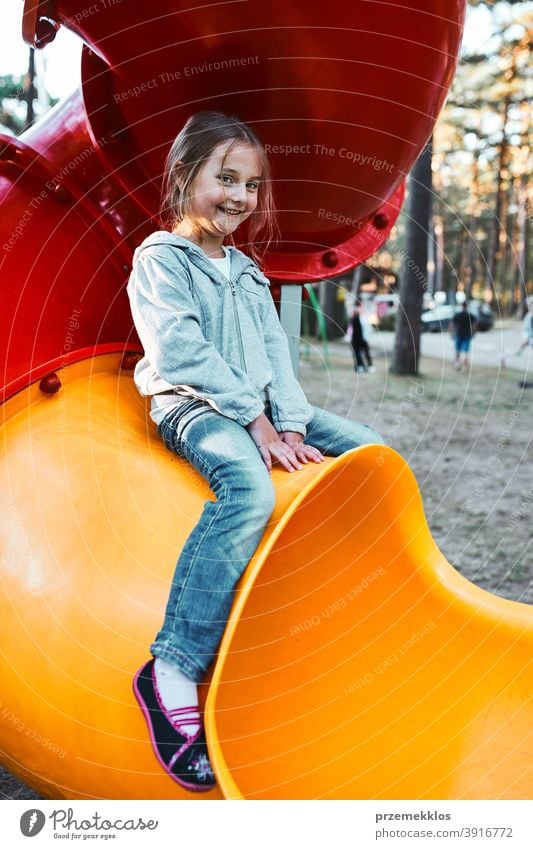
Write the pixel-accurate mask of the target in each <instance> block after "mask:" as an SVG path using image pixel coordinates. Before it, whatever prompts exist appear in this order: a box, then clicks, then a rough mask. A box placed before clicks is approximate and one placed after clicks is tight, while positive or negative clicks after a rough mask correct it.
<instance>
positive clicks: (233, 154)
mask: <svg viewBox="0 0 533 849" xmlns="http://www.w3.org/2000/svg"><path fill="white" fill-rule="evenodd" d="M230 144H231V142H225V143H223V144H221V145H218V147H216V148H215V149H214V150H213V152H212V154H211V156H210V157H209V159H208V160H207V161H206V162H205V163H204V164H203V165H202V167H201V169H200V171H199V172H198V174H197V175H196V178H195V180H194V182H193V184H192V186H191V187H190V190H189V191H190V195H189V201H190V205H189V209H190V212H189V216H188V218H189V219H192V220H194V221H195V223H196V224H197V225H199V226H200V228H201V229H202V231H203V233H204V234H206V235H209V236H210V237H211V238H213V239H214V240H216V241H219V242H220V244H222V240H223V239H224V237H225V236H228V235H229V234H230V233H233V232H234V231H235V230H236V229H237V227H239V225H240V224H242V223H243V221H246V219H247V218H248V217H249V216H250V215H251V214H252V212H254V210H255V208H256V206H257V192H258V189H259V183H260V180H261V166H260V162H259V156H258V155H257V153H256V152H255V150H254V149H253V148H252V147H250V145H248V144H246V143H244V142H242V143H238V144H236V145H235V146H234V147H233V148H232V149H231V151H230V152H229V153H228V155H227V156H226V160H225V162H224V167H222V161H223V159H224V155H225V153H226V151H227V150H228V148H229V146H230Z"/></svg>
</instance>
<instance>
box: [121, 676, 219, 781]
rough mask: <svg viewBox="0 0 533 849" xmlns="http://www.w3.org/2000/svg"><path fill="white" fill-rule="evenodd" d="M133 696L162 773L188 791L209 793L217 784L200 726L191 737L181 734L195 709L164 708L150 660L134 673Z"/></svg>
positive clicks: (189, 722) (201, 726)
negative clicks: (168, 709)
mask: <svg viewBox="0 0 533 849" xmlns="http://www.w3.org/2000/svg"><path fill="white" fill-rule="evenodd" d="M133 692H134V693H135V696H136V698H137V701H138V702H139V704H140V706H141V710H142V712H143V714H144V718H145V719H146V722H147V724H148V730H149V732H150V740H151V742H152V746H153V747H154V752H155V754H156V757H157V759H158V761H159V763H160V764H161V766H162V767H163V769H164V770H165V771H166V772H167V773H168V774H169V776H170V777H171V778H173V779H174V781H177V782H178V784H181V785H182V787H185V788H186V789H187V790H193V791H196V792H198V791H205V790H212V789H213V787H215V785H216V780H215V776H214V774H213V770H212V768H211V764H210V762H209V754H208V751H207V743H206V740H205V733H204V729H203V725H202V724H200V728H199V729H198V731H197V732H196V734H194V735H192V736H191V735H190V734H187V733H186V732H185V731H184V730H183V726H184V725H186V724H189V725H190V724H191V720H190V714H191V710H195V708H178V709H176V710H171V711H167V710H166V709H165V708H164V706H163V704H162V702H161V699H160V698H159V693H158V692H157V684H156V681H155V675H154V661H153V659H152V660H149V661H148V663H146V664H145V665H144V666H142V667H141V669H139V671H138V672H137V674H136V676H135V678H134V679H133ZM184 717H185V718H184ZM187 717H188V718H187ZM180 726H181V728H180Z"/></svg>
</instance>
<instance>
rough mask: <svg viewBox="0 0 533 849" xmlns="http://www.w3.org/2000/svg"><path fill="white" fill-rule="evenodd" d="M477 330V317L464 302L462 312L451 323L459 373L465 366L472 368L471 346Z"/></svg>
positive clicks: (466, 368)
mask: <svg viewBox="0 0 533 849" xmlns="http://www.w3.org/2000/svg"><path fill="white" fill-rule="evenodd" d="M476 329H477V324H476V319H475V316H473V315H472V313H471V312H469V311H468V306H467V303H466V301H463V305H462V307H461V310H460V312H458V313H456V314H455V315H454V317H453V318H452V320H451V323H450V331H451V333H452V335H453V338H454V342H455V363H454V367H455V368H456V369H457V371H460V370H461V367H462V366H464V367H465V370H466V371H468V369H469V368H470V357H469V354H470V346H471V344H472V339H473V337H474V334H475V332H476Z"/></svg>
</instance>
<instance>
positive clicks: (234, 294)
mask: <svg viewBox="0 0 533 849" xmlns="http://www.w3.org/2000/svg"><path fill="white" fill-rule="evenodd" d="M236 279H237V278H236ZM229 285H230V288H231V294H232V299H231V303H232V305H233V318H234V321H235V330H236V332H237V341H238V343H239V357H240V360H241V367H242V370H243V372H244V373H245V374H248V370H247V368H246V360H245V358H244V346H243V344H242V334H241V323H240V321H239V310H238V307H237V290H236V289H235V280H230V281H229Z"/></svg>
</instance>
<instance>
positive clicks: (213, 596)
mask: <svg viewBox="0 0 533 849" xmlns="http://www.w3.org/2000/svg"><path fill="white" fill-rule="evenodd" d="M162 215H163V216H164V217H163V220H164V223H165V225H166V226H167V228H168V229H165V230H160V231H157V232H155V233H153V234H152V235H151V236H148V238H146V239H145V240H144V241H143V242H142V244H141V245H140V246H139V247H138V248H137V249H136V251H135V254H134V263H133V270H132V273H131V276H130V280H129V283H128V295H129V298H130V303H131V309H132V314H133V319H134V322H135V327H136V329H137V331H138V334H139V337H140V339H141V342H142V344H143V347H144V352H145V356H144V357H143V359H142V360H140V361H139V363H138V364H137V366H136V369H135V383H136V386H137V388H138V390H139V392H140V393H141V394H142V395H144V396H151V412H150V415H151V418H152V419H153V421H154V422H155V424H156V425H157V430H158V434H159V436H160V437H161V439H162V440H163V441H164V443H165V445H166V447H167V448H168V449H169V450H170V451H173V452H175V453H176V454H177V455H178V456H180V457H182V458H185V459H186V460H188V462H189V463H191V464H192V465H193V466H194V467H195V468H196V469H197V470H198V471H199V472H200V474H201V475H203V477H204V478H205V479H206V480H207V482H208V483H209V486H210V487H211V489H212V491H213V493H214V495H215V496H216V501H211V500H208V501H206V502H205V505H204V508H203V512H202V514H201V516H200V519H199V521H198V523H197V525H196V526H195V527H194V529H193V530H192V532H191V534H190V536H189V538H188V539H187V541H186V543H185V545H184V548H183V550H182V552H181V554H180V556H179V559H178V562H177V565H176V570H175V574H174V578H173V581H172V586H171V588H170V595H169V599H168V603H167V607H166V613H165V617H164V621H163V624H162V627H161V630H160V631H159V633H158V634H157V635H156V637H155V639H154V642H153V643H152V645H151V647H150V651H151V654H152V659H151V660H149V661H148V662H147V663H145V664H143V666H142V668H141V669H140V670H139V671H138V673H137V675H136V676H135V680H134V692H135V695H136V697H137V699H138V701H139V704H140V706H141V709H142V711H143V714H144V716H145V719H146V721H147V724H148V729H149V732H150V736H151V741H152V745H153V747H154V751H155V754H156V756H157V758H158V759H159V761H160V763H161V765H162V766H163V768H164V769H165V770H166V771H167V773H168V774H169V776H170V777H171V778H172V779H174V780H175V781H177V782H179V783H180V784H181V785H183V786H184V787H186V788H188V789H189V790H195V791H197V790H209V789H210V788H212V787H213V786H214V784H215V778H214V775H213V772H212V769H211V765H210V762H209V756H208V751H207V746H206V740H205V735H204V731H203V725H202V719H201V716H200V714H199V711H198V693H197V684H198V683H199V682H201V681H202V680H203V678H204V676H205V674H206V670H207V668H208V667H209V665H210V664H211V662H212V660H213V658H214V657H215V654H216V651H217V647H218V644H219V641H220V639H221V636H222V634H223V632H224V628H225V625H226V622H227V619H228V616H229V613H230V610H231V605H232V601H233V596H234V590H235V586H236V584H237V582H238V580H239V578H240V577H241V575H242V573H243V572H244V570H245V568H246V566H247V564H248V563H249V561H250V559H251V557H252V555H253V554H254V551H255V550H256V548H257V545H258V543H259V541H260V539H261V537H262V535H263V532H264V530H265V527H266V525H267V523H268V521H269V519H270V516H271V514H272V511H273V508H274V501H275V492H274V487H273V485H272V479H271V470H272V465H273V464H275V463H277V464H279V465H280V466H281V468H282V469H284V470H285V471H286V472H288V473H294V472H297V471H298V470H300V469H301V468H302V464H304V463H308V462H314V463H321V462H322V461H323V459H324V457H323V452H327V453H328V454H330V455H333V456H338V455H339V454H341V453H343V452H345V451H347V450H349V449H351V448H354V447H356V446H359V445H363V444H365V443H372V442H379V443H382V442H383V440H382V439H381V437H380V436H379V435H378V434H377V433H376V432H375V431H373V430H372V429H371V428H369V427H366V426H365V425H361V424H357V423H356V422H353V421H350V420H347V419H343V418H341V417H340V416H337V415H334V414H333V413H330V412H327V411H325V410H321V409H319V408H317V407H313V406H312V405H311V404H310V403H309V402H308V401H307V399H306V397H305V394H304V392H303V390H302V389H301V387H300V385H299V383H298V382H297V380H296V378H295V377H294V374H293V371H292V367H291V361H290V356H289V349H288V342H287V337H286V335H285V333H284V331H283V329H282V327H281V325H280V322H279V319H278V315H277V312H276V309H275V306H274V302H273V300H272V297H271V294H270V290H269V281H268V279H267V278H266V277H265V276H264V274H263V273H262V272H261V270H260V268H259V266H258V264H257V261H258V260H259V254H258V250H257V247H256V244H255V243H256V241H257V242H259V243H260V244H261V245H262V247H263V250H266V248H267V247H268V244H269V242H270V241H271V240H272V237H273V232H274V227H275V214H274V208H273V199H272V185H271V180H270V167H269V162H268V158H267V155H266V153H265V150H264V147H263V145H262V143H261V141H260V140H259V138H258V137H257V135H256V134H255V132H254V131H253V130H252V129H251V128H250V127H249V126H248V125H247V124H245V123H243V122H242V121H240V120H239V119H237V118H236V117H233V116H229V115H225V114H223V113H220V112H199V113H197V114H195V115H193V116H192V117H191V118H189V120H188V121H187V123H186V124H185V126H184V127H183V129H182V130H181V131H180V133H179V134H178V136H177V138H176V139H175V141H174V143H173V145H172V147H171V149H170V152H169V154H168V158H167V162H166V167H165V178H164V199H163V213H162ZM248 218H250V219H251V222H250V230H249V233H250V241H251V247H250V253H251V254H252V256H253V259H251V258H249V257H248V256H246V255H245V254H244V253H242V252H241V251H240V250H238V249H237V248H236V247H235V244H234V241H233V234H234V233H235V231H236V230H237V228H238V227H239V226H240V225H241V224H242V223H243V222H244V221H245V220H246V219H248ZM259 240H260V241H259Z"/></svg>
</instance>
